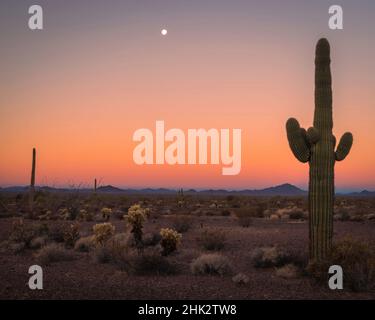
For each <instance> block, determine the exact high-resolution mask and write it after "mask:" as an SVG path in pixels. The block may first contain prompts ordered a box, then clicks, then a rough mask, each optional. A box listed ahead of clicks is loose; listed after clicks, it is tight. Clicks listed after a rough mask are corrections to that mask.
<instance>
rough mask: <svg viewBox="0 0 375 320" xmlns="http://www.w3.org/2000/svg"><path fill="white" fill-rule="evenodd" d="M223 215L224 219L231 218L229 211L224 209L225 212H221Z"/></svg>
mask: <svg viewBox="0 0 375 320" xmlns="http://www.w3.org/2000/svg"><path fill="white" fill-rule="evenodd" d="M221 215H222V216H223V217H228V216H230V211H229V210H227V209H224V210H222V211H221Z"/></svg>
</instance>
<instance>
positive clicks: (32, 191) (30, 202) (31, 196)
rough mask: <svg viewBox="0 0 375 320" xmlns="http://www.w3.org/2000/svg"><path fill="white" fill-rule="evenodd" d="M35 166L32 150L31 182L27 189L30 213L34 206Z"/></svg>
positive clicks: (34, 155) (34, 154)
mask: <svg viewBox="0 0 375 320" xmlns="http://www.w3.org/2000/svg"><path fill="white" fill-rule="evenodd" d="M35 164H36V150H35V148H33V159H32V164H31V181H30V189H29V208H30V212H31V213H32V211H33V205H34V193H35Z"/></svg>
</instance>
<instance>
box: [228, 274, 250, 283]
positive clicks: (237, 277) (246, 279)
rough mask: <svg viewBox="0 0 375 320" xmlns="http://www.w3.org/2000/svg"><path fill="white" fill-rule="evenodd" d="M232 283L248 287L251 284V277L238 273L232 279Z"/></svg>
mask: <svg viewBox="0 0 375 320" xmlns="http://www.w3.org/2000/svg"><path fill="white" fill-rule="evenodd" d="M232 281H233V282H234V283H235V284H237V285H246V284H248V283H249V277H248V276H247V275H246V274H243V273H238V274H236V275H235V276H234V277H233V278H232Z"/></svg>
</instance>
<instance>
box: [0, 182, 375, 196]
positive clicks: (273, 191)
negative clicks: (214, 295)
mask: <svg viewBox="0 0 375 320" xmlns="http://www.w3.org/2000/svg"><path fill="white" fill-rule="evenodd" d="M28 189H29V187H27V186H26V187H25V186H14V187H6V188H0V191H3V192H26V191H28ZM36 190H43V191H49V192H71V191H72V190H73V189H68V188H52V187H46V186H42V187H36ZM79 191H80V192H92V189H88V188H82V189H79ZM97 192H98V193H123V194H134V195H137V194H139V195H141V194H146V195H147V194H149V195H151V194H161V195H163V194H164V195H168V194H171V195H172V194H176V192H177V191H176V190H174V189H165V188H158V189H151V188H145V189H120V188H117V187H114V186H111V185H108V186H101V187H99V188H97ZM184 194H186V195H246V196H306V195H307V191H305V190H302V189H300V188H298V187H296V186H294V185H292V184H289V183H285V184H282V185H279V186H275V187H269V188H265V189H254V190H252V189H244V190H225V189H207V190H194V189H189V190H184ZM338 195H340V193H338ZM342 195H346V196H353V197H375V191H367V190H364V191H361V192H352V193H345V194H342Z"/></svg>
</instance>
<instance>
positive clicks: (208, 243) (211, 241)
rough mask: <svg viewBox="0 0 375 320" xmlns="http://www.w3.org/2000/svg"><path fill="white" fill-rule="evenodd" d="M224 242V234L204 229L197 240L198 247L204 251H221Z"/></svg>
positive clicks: (217, 230) (220, 231)
mask: <svg viewBox="0 0 375 320" xmlns="http://www.w3.org/2000/svg"><path fill="white" fill-rule="evenodd" d="M225 241H226V235H225V233H224V232H223V231H222V230H220V229H210V228H207V229H204V230H203V231H202V233H201V235H200V238H199V239H198V242H199V243H200V245H201V246H202V247H203V248H204V249H206V250H212V251H213V250H221V249H223V248H224V245H225Z"/></svg>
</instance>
